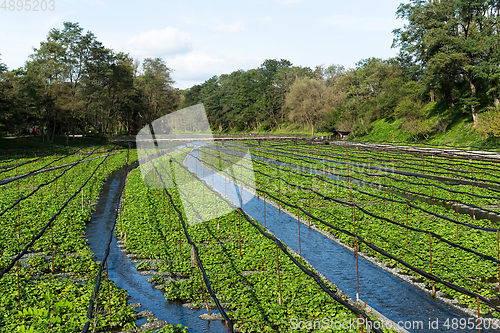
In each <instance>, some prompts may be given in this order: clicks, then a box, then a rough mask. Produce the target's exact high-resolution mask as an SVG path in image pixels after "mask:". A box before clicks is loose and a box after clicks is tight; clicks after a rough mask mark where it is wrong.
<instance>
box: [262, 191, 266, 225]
mask: <svg viewBox="0 0 500 333" xmlns="http://www.w3.org/2000/svg"><path fill="white" fill-rule="evenodd" d="M262 197H263V198H264V227H266V229H267V218H266V217H267V215H266V196H265V195H263V196H262Z"/></svg>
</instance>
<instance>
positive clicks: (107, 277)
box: [104, 259, 111, 316]
mask: <svg viewBox="0 0 500 333" xmlns="http://www.w3.org/2000/svg"><path fill="white" fill-rule="evenodd" d="M104 264H105V265H106V283H107V285H108V306H109V315H110V316H111V293H110V292H109V274H108V260H107V259H106V261H105V262H104Z"/></svg>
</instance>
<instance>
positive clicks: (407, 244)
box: [406, 198, 410, 247]
mask: <svg viewBox="0 0 500 333" xmlns="http://www.w3.org/2000/svg"><path fill="white" fill-rule="evenodd" d="M406 200H408V198H406ZM406 226H408V201H406ZM406 246H407V247H409V246H410V244H409V243H408V229H406Z"/></svg>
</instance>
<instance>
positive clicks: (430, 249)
mask: <svg viewBox="0 0 500 333" xmlns="http://www.w3.org/2000/svg"><path fill="white" fill-rule="evenodd" d="M429 257H430V261H431V274H432V241H431V233H430V232H429ZM431 284H432V296H433V297H434V296H435V295H436V289H435V287H434V280H431Z"/></svg>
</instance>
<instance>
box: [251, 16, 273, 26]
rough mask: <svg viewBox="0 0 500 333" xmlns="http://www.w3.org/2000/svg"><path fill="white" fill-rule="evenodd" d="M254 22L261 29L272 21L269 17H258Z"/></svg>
mask: <svg viewBox="0 0 500 333" xmlns="http://www.w3.org/2000/svg"><path fill="white" fill-rule="evenodd" d="M255 21H256V22H257V23H258V24H259V26H261V27H263V26H265V25H266V24H268V23H270V22H271V21H272V19H271V18H270V17H269V16H266V17H259V18H257V19H256V20H255Z"/></svg>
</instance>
